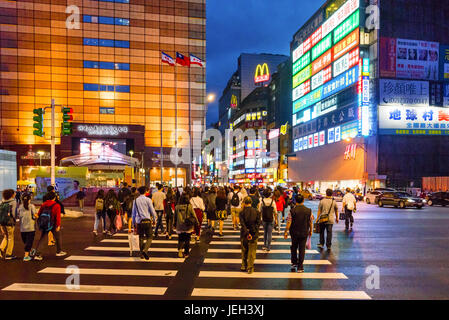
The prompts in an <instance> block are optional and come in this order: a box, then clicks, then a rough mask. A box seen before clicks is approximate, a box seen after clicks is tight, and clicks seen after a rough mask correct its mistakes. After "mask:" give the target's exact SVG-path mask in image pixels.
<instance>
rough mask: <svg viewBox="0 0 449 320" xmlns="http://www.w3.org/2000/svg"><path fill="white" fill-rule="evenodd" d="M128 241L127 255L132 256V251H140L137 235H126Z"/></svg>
mask: <svg viewBox="0 0 449 320" xmlns="http://www.w3.org/2000/svg"><path fill="white" fill-rule="evenodd" d="M128 241H129V255H130V256H132V255H133V252H134V251H140V243H139V235H138V234H133V233H130V234H128Z"/></svg>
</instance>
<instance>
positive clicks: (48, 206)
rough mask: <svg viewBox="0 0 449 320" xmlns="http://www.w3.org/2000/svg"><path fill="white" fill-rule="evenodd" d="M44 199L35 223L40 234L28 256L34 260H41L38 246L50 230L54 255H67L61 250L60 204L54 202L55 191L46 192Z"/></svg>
mask: <svg viewBox="0 0 449 320" xmlns="http://www.w3.org/2000/svg"><path fill="white" fill-rule="evenodd" d="M46 199H47V200H46V201H45V202H44V203H43V204H42V206H41V207H40V209H39V212H38V213H37V218H38V219H37V223H38V226H39V229H40V231H41V236H40V238H39V241H38V242H37V245H36V248H35V249H32V250H31V251H30V256H31V257H32V258H33V259H34V260H38V261H41V260H42V259H43V258H42V255H41V254H40V252H39V248H40V247H41V245H42V242H43V241H44V239H45V237H46V236H47V237H48V233H49V232H50V231H51V232H52V233H53V236H54V238H55V241H56V256H57V257H63V256H66V255H67V252H64V251H63V250H62V239H61V206H60V205H59V204H58V203H57V202H56V193H55V192H50V193H48V194H47V197H46Z"/></svg>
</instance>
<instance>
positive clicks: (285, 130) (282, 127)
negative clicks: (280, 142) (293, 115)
mask: <svg viewBox="0 0 449 320" xmlns="http://www.w3.org/2000/svg"><path fill="white" fill-rule="evenodd" d="M287 130H288V122H287V123H286V124H285V125H283V126H281V134H282V135H283V136H285V135H286V134H287Z"/></svg>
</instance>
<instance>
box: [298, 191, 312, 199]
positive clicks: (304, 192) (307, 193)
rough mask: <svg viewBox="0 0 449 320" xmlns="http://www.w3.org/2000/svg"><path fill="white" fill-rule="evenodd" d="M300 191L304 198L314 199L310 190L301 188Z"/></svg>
mask: <svg viewBox="0 0 449 320" xmlns="http://www.w3.org/2000/svg"><path fill="white" fill-rule="evenodd" d="M299 193H300V194H301V195H302V196H303V197H304V199H306V200H313V193H311V192H310V191H309V190H301V191H300V192H299Z"/></svg>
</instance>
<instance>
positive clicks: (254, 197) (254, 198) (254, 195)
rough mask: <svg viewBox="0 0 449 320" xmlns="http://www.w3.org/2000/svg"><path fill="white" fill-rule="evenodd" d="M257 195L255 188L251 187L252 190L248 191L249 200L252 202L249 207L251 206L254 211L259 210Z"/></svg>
mask: <svg viewBox="0 0 449 320" xmlns="http://www.w3.org/2000/svg"><path fill="white" fill-rule="evenodd" d="M257 193H258V192H257V188H256V187H252V188H251V189H250V190H249V197H250V198H251V200H252V201H253V203H252V204H251V206H252V207H253V208H254V209H257V210H259V207H260V197H259V195H258V194H257Z"/></svg>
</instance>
